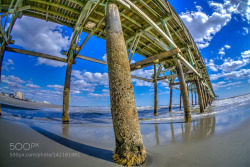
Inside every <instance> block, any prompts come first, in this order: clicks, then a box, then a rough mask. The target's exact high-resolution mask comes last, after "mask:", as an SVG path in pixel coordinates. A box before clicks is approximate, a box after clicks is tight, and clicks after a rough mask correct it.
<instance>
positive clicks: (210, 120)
mask: <svg viewBox="0 0 250 167" xmlns="http://www.w3.org/2000/svg"><path fill="white" fill-rule="evenodd" d="M215 122H216V121H215V117H205V118H201V119H199V120H197V121H194V122H190V123H185V124H184V125H183V124H182V127H183V126H184V128H182V139H183V142H184V143H189V142H191V141H196V140H202V139H205V138H208V137H210V136H212V135H213V134H214V131H215Z"/></svg>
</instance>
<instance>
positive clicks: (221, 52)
mask: <svg viewBox="0 0 250 167" xmlns="http://www.w3.org/2000/svg"><path fill="white" fill-rule="evenodd" d="M230 48H231V46H229V45H224V46H223V47H222V48H220V49H219V53H218V54H219V55H220V59H222V57H223V56H224V55H225V54H226V53H225V49H230Z"/></svg>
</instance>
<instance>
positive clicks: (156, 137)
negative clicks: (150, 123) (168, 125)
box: [155, 124, 160, 145]
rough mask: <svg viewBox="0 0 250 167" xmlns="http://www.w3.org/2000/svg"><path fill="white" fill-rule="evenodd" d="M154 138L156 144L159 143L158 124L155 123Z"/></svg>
mask: <svg viewBox="0 0 250 167" xmlns="http://www.w3.org/2000/svg"><path fill="white" fill-rule="evenodd" d="M155 140H156V145H159V144H160V140H159V133H158V124H155Z"/></svg>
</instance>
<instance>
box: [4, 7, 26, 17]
mask: <svg viewBox="0 0 250 167" xmlns="http://www.w3.org/2000/svg"><path fill="white" fill-rule="evenodd" d="M27 9H30V5H27V6H23V7H20V8H17V10H15V11H10V13H8V12H7V13H4V14H2V15H1V16H0V17H4V16H8V15H9V14H14V13H16V12H21V11H24V10H27Z"/></svg>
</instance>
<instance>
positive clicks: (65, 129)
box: [62, 124, 69, 137]
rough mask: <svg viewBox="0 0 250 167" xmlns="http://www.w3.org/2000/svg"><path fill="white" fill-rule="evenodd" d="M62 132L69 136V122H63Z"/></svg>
mask: <svg viewBox="0 0 250 167" xmlns="http://www.w3.org/2000/svg"><path fill="white" fill-rule="evenodd" d="M62 134H63V136H64V137H69V124H62Z"/></svg>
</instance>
